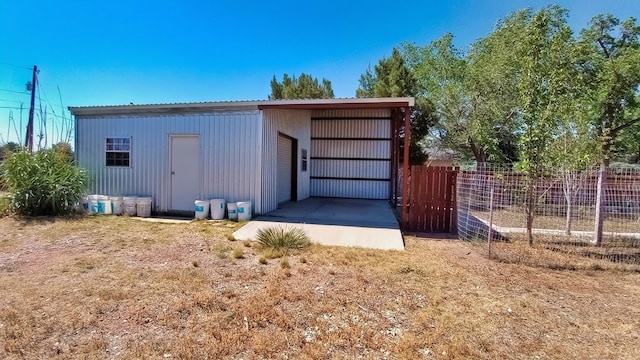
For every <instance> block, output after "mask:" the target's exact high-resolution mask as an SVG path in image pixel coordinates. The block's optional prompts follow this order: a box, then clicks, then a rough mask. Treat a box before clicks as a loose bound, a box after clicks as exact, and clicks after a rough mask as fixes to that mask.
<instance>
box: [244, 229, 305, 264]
mask: <svg viewBox="0 0 640 360" xmlns="http://www.w3.org/2000/svg"><path fill="white" fill-rule="evenodd" d="M256 239H257V241H258V243H259V244H260V245H261V246H262V248H263V249H265V250H270V251H271V255H279V256H275V257H281V256H283V255H286V254H287V253H288V251H289V250H302V249H305V248H306V247H308V246H309V245H310V244H311V242H310V240H309V235H307V233H306V232H305V231H304V230H302V229H300V228H291V229H285V228H283V227H279V226H277V227H270V228H267V229H260V230H258V233H257V235H256Z"/></svg>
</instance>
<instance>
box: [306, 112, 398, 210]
mask: <svg viewBox="0 0 640 360" xmlns="http://www.w3.org/2000/svg"><path fill="white" fill-rule="evenodd" d="M391 137H392V134H391V113H390V111H389V110H388V109H363V110H343V111H335V110H334V111H314V112H313V114H312V117H311V183H310V192H311V196H319V197H337V198H354V199H389V198H390V196H389V191H390V188H391V186H390V182H391Z"/></svg>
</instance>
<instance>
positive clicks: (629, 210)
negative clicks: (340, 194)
mask: <svg viewBox="0 0 640 360" xmlns="http://www.w3.org/2000/svg"><path fill="white" fill-rule="evenodd" d="M481 169H482V170H476V171H461V172H460V173H459V174H458V178H457V201H458V233H459V237H460V238H461V239H464V240H476V241H479V243H480V244H481V245H482V246H483V247H485V248H486V251H487V253H488V255H489V256H490V257H492V258H496V259H498V260H501V261H505V262H518V263H523V262H524V263H536V264H540V265H545V266H549V267H558V268H594V269H598V268H604V267H608V266H609V265H610V264H617V265H619V266H623V267H631V268H633V269H634V270H639V271H640V171H639V170H638V169H634V168H612V169H609V172H608V176H607V181H606V187H605V191H604V208H603V210H604V224H603V229H604V235H603V240H602V243H601V244H600V245H598V246H596V245H594V231H595V230H594V229H595V213H596V194H597V191H596V189H597V182H598V171H597V170H588V171H558V172H557V173H553V174H546V175H545V176H543V177H541V178H539V179H536V180H535V181H530V180H529V179H527V178H526V177H525V176H523V175H522V174H520V173H518V172H515V171H513V170H511V169H508V168H504V167H496V166H489V165H483V166H482V167H481ZM527 189H532V191H533V197H530V198H532V199H534V200H533V201H534V203H533V205H534V206H533V210H534V220H533V225H532V234H533V244H534V246H532V247H529V246H528V244H527V237H526V228H527V226H526V224H527V221H526V220H527V216H526V214H527V199H528V198H529V197H527ZM619 266H618V267H619Z"/></svg>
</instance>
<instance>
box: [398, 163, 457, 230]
mask: <svg viewBox="0 0 640 360" xmlns="http://www.w3.org/2000/svg"><path fill="white" fill-rule="evenodd" d="M458 170H459V169H458V168H457V167H456V168H454V167H446V166H412V167H411V174H410V178H409V182H410V186H409V201H408V207H409V208H408V210H409V212H408V218H409V219H408V223H407V229H406V230H408V231H415V232H430V233H456V232H457V208H456V176H457V174H458Z"/></svg>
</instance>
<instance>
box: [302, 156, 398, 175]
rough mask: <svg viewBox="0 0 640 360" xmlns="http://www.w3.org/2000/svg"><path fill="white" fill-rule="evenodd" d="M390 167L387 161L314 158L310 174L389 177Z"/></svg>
mask: <svg viewBox="0 0 640 360" xmlns="http://www.w3.org/2000/svg"><path fill="white" fill-rule="evenodd" d="M390 172H391V167H390V166H389V162H388V161H384V160H376V161H361V160H330V159H315V160H313V166H312V167H311V176H315V177H334V178H335V177H342V178H354V177H358V178H367V179H387V180H388V179H389V178H390V177H391V175H390Z"/></svg>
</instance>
